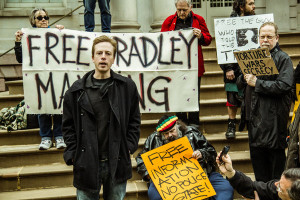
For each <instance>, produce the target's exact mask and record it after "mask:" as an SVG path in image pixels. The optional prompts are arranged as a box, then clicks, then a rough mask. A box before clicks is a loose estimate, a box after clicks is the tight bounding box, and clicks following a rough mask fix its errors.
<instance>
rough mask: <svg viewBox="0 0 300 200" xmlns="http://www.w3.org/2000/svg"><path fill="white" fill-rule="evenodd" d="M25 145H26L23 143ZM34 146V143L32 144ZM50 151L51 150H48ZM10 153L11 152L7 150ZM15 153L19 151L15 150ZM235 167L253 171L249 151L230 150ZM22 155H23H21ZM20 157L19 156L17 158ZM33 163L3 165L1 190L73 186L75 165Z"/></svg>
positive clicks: (0, 180)
mask: <svg viewBox="0 0 300 200" xmlns="http://www.w3.org/2000/svg"><path fill="white" fill-rule="evenodd" d="M23 146H25V145H23ZM31 146H32V145H31ZM24 151H26V150H25V149H24V150H23V152H22V150H21V149H19V152H20V154H22V153H24ZM47 151H50V150H47ZM47 151H42V154H43V155H44V157H46V158H47V157H49V156H48V155H47V154H46V152H47ZM6 153H7V154H9V152H6ZM13 153H17V152H16V151H14V152H13ZM0 156H1V157H5V158H6V160H7V162H10V163H11V161H10V158H9V156H10V155H7V156H6V155H3V152H2V148H0ZM230 156H231V158H232V162H233V165H234V167H235V169H237V170H240V171H243V172H253V170H252V167H251V161H250V155H249V151H232V152H230ZM19 157H21V156H19ZM60 157H62V153H61V154H58V155H56V159H57V160H61V159H60ZM15 159H18V158H15ZM131 162H132V168H133V169H132V178H131V179H130V181H138V180H141V177H140V175H139V174H138V173H137V171H136V161H135V159H134V158H132V160H131ZM37 163H39V164H36V163H32V162H30V158H28V159H26V160H24V159H23V161H22V165H20V166H17V165H16V164H15V165H11V166H7V165H6V166H5V165H4V166H3V165H2V166H1V169H0V191H1V192H4V191H14V190H28V189H33V188H49V187H57V186H58V187H65V186H71V185H72V180H73V167H72V166H66V165H65V164H64V163H62V162H54V161H52V160H51V161H50V160H49V162H48V163H44V164H41V163H40V162H37Z"/></svg>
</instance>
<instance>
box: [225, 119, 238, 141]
mask: <svg viewBox="0 0 300 200" xmlns="http://www.w3.org/2000/svg"><path fill="white" fill-rule="evenodd" d="M235 125H236V119H228V129H227V131H226V133H225V136H226V139H235V129H236V128H235Z"/></svg>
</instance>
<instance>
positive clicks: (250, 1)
mask: <svg viewBox="0 0 300 200" xmlns="http://www.w3.org/2000/svg"><path fill="white" fill-rule="evenodd" d="M249 15H255V4H254V0H235V1H234V3H233V11H232V13H231V15H230V17H242V16H249ZM248 42H251V41H248ZM220 67H221V69H222V70H223V71H224V82H225V91H226V93H227V103H226V106H227V111H228V116H229V119H228V128H227V131H226V133H225V136H226V138H227V139H234V138H235V131H236V113H237V109H238V107H240V106H241V101H240V100H239V98H240V97H241V96H242V94H241V92H239V90H238V88H237V85H236V83H235V82H236V78H237V77H238V76H239V75H240V74H241V72H240V68H239V65H238V64H237V63H230V64H223V65H220Z"/></svg>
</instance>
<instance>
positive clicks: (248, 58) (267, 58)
mask: <svg viewBox="0 0 300 200" xmlns="http://www.w3.org/2000/svg"><path fill="white" fill-rule="evenodd" d="M234 56H235V58H236V60H237V61H238V64H239V66H240V68H241V70H242V72H243V74H244V75H245V74H253V75H255V76H265V75H274V74H278V70H277V68H276V66H275V63H274V61H273V59H272V57H271V54H270V52H269V49H254V50H249V51H237V52H234Z"/></svg>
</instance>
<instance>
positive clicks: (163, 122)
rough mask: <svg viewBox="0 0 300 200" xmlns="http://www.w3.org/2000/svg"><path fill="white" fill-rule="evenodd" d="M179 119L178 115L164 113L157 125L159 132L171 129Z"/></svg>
mask: <svg viewBox="0 0 300 200" xmlns="http://www.w3.org/2000/svg"><path fill="white" fill-rule="evenodd" d="M177 120H178V117H177V116H175V115H173V116H169V115H164V116H163V117H162V118H160V120H159V121H158V126H157V127H156V131H157V132H166V131H169V130H171V129H172V128H173V127H174V126H175V124H176V121H177Z"/></svg>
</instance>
